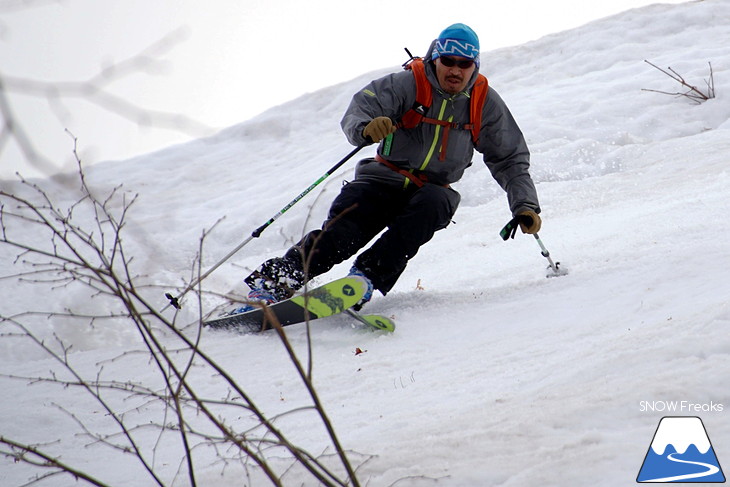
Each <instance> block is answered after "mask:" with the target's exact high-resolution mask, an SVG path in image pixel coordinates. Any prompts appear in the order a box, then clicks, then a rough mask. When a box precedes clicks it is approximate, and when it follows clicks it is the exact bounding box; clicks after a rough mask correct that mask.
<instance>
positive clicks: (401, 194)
mask: <svg viewBox="0 0 730 487" xmlns="http://www.w3.org/2000/svg"><path fill="white" fill-rule="evenodd" d="M460 200H461V196H460V195H459V193H458V192H456V191H455V190H453V189H451V188H449V187H444V186H438V185H435V184H429V183H426V184H424V185H423V186H422V187H420V188H419V187H417V186H415V185H414V184H409V186H408V187H406V188H403V187H402V186H397V185H393V184H392V183H384V182H380V181H373V180H367V179H362V180H355V181H353V182H351V183H347V184H346V185H345V186H343V188H342V191H341V192H340V194H339V195H338V196H337V198H335V200H334V201H333V203H332V206H331V207H330V210H329V215H328V218H327V220H326V221H325V222H324V224H323V225H322V229H321V230H314V231H312V232H310V233H308V234H307V235H305V236H304V238H302V240H300V241H299V242H298V243H297V244H296V245H294V246H293V247H292V248H290V249H289V250H288V251H287V252H286V254H285V255H284V257H283V260H284V261H286V265H284V266H276V267H283V268H296V269H301V270H302V271H303V275H304V276H305V277H304V280H305V281H308V280H309V279H312V278H313V277H316V276H318V275H320V274H324V273H325V272H327V271H329V270H330V269H331V268H332V267H333V266H334V265H336V264H339V263H341V262H343V261H345V260H347V259H349V258H350V257H352V256H353V255H355V254H356V253H357V252H358V251H359V250H360V249H362V248H363V247H365V246H366V245H367V244H368V243H369V242H370V241H371V240H373V239H374V238H375V237H376V236H378V234H380V233H381V232H382V231H383V230H385V232H383V233H382V235H380V237H379V238H378V239H377V240H375V242H374V243H373V244H372V245H371V246H370V247H369V248H368V249H367V250H365V251H364V252H362V253H361V254H360V255H359V256H358V257H357V259H356V261H355V266H356V267H357V268H358V269H360V270H361V271H362V272H363V273H364V274H365V275H366V276H367V277H368V278H369V279H370V280H371V281H372V283H373V286H374V287H375V289H378V290H379V291H380V292H381V293H383V294H386V293H387V292H388V291H390V290H391V288H392V287H393V286H394V285H395V283H396V281H397V280H398V278H399V277H400V275H401V274H402V273H403V271H404V270H405V268H406V265H407V264H408V261H409V260H410V259H412V258H413V257H414V256H415V255H416V253H417V252H418V249H419V248H420V247H421V245H423V244H425V243H426V242H428V241H429V240H431V238H432V237H433V235H434V233H435V232H436V231H438V230H441V229H443V228H446V226H447V225H448V224H449V223H450V222H451V218H452V217H453V215H454V213H455V212H456V208H457V207H458V206H459V202H460ZM272 277H273V276H272ZM302 285H304V282H302Z"/></svg>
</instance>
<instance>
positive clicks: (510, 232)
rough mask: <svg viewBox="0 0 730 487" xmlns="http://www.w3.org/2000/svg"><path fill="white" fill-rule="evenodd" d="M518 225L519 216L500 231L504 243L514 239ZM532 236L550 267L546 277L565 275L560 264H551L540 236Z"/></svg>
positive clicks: (551, 261) (565, 271)
mask: <svg viewBox="0 0 730 487" xmlns="http://www.w3.org/2000/svg"><path fill="white" fill-rule="evenodd" d="M519 224H520V217H519V216H516V217H514V218H513V219H512V220H510V221H509V223H507V225H505V226H504V228H502V230H501V231H500V232H499V235H500V236H501V237H502V240H504V241H505V242H506V241H507V240H509V239H510V238H515V233H517V227H518V226H519ZM532 236H533V237H535V240H537V244H538V245H539V246H540V250H541V251H542V252H541V254H542V256H543V257H545V258H546V259H547V260H548V263H549V264H550V267H548V269H550V270H551V271H552V273H548V275H547V277H558V276H565V275H567V274H568V270H567V269H565V268H564V267H560V262H553V259H552V258H551V257H550V252H548V249H547V248H545V244H543V243H542V240H540V236H539V235H538V234H537V233H534V234H532Z"/></svg>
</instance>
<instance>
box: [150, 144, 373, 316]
mask: <svg viewBox="0 0 730 487" xmlns="http://www.w3.org/2000/svg"><path fill="white" fill-rule="evenodd" d="M369 143H370V142H369V141H366V142H363V143H362V144H360V145H359V146H357V147H355V148H354V149H353V150H352V151H351V152H350V153H349V154H347V155H346V156H345V157H343V158H342V159H340V161H339V162H337V164H335V165H334V166H332V167H331V168H330V169H329V170H328V171H327V172H326V173H324V174H323V175H322V176H320V178H319V179H317V180H316V181H315V182H313V183H312V184H310V185H309V187H308V188H307V189H305V190H304V191H302V192H301V193H299V195H298V196H297V197H296V198H294V199H293V200H291V201H290V202H289V203H288V204H287V205H286V206H285V207H283V208H282V209H281V210H279V211H278V212H277V213H276V214H275V215H274V216H272V217H271V218H269V220H268V221H266V223H264V224H263V225H261V226H260V227H258V228H257V229H256V230H254V231H253V233H251V235H250V236H248V237H247V238H246V239H245V240H244V241H243V242H241V243H240V244H239V245H238V246H237V247H236V248H235V249H233V250H231V251H230V252H228V254H226V256H225V257H223V258H222V259H221V260H219V261H218V262H216V263H215V264H214V265H213V266H212V267H211V268H210V269H208V270H207V271H205V272H204V273H203V274H201V275H200V277H198V278H197V279H195V280H194V281H193V282H191V283H190V284H189V285H188V287H186V288H185V289H183V291H182V292H181V293H180V294H178V295H177V296H173V295H172V294H171V293H165V297H166V298H167V299H168V300H169V301H170V303H169V304H168V305H166V306H165V307H164V308H162V311H165V310H166V309H167V308H168V307H169V306H172V307H174V308H175V309H180V307H181V305H180V299H182V297H183V296H185V295H186V294H187V293H188V292H189V291H190V290H191V289H193V288H194V287H195V286H197V285H198V284H200V282H201V281H202V280H203V279H205V278H206V277H208V276H209V275H211V274H212V273H213V272H214V271H215V270H216V269H218V268H219V267H220V266H222V265H223V264H224V263H225V262H226V261H227V260H228V259H230V258H231V257H233V255H235V254H236V253H237V252H238V251H239V250H241V249H242V248H243V247H245V246H246V245H247V244H248V243H249V242H250V241H251V240H253V239H254V238H258V237H260V236H261V234H262V233H263V232H264V230H266V229H267V228H269V226H271V224H272V223H274V222H275V221H276V220H278V219H279V217H280V216H281V215H283V214H284V213H286V212H287V211H289V209H291V207H292V206H294V205H296V204H297V203H298V202H299V201H300V200H301V199H302V198H304V197H305V196H307V195H308V194H309V193H310V192H311V191H312V190H313V189H314V188H316V187H317V186H319V184H320V183H322V181H324V180H325V179H327V178H328V177H330V176H331V175H332V174H333V173H334V172H335V171H337V170H338V169H339V168H340V167H341V166H342V165H343V164H345V163H346V162H347V161H349V160H350V159H351V158H352V156H354V155H355V154H357V153H358V152H359V151H360V150H361V149H362V148H363V147H365V146H366V145H368V144H369Z"/></svg>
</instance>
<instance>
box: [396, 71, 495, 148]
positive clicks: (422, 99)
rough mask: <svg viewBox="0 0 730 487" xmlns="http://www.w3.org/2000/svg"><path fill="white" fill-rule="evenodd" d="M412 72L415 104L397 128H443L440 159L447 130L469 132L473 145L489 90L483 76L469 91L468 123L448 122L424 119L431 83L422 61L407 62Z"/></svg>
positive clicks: (431, 101) (430, 96)
mask: <svg viewBox="0 0 730 487" xmlns="http://www.w3.org/2000/svg"><path fill="white" fill-rule="evenodd" d="M404 67H405V69H409V70H411V71H412V72H413V76H414V77H415V79H416V103H415V104H414V105H413V108H411V109H410V110H408V111H407V112H406V113H405V114H404V115H403V117H401V120H400V123H399V124H398V126H399V127H403V128H407V129H409V128H414V127H416V126H417V125H418V124H419V123H421V122H425V123H431V124H434V125H441V126H442V127H444V140H443V144H442V151H441V152H442V158H443V153H444V152H445V150H446V142H447V141H448V136H449V129H452V128H454V129H461V130H471V137H472V140H473V141H474V144H476V143H477V141H478V140H479V132H480V130H481V127H482V108H483V107H484V102H485V100H486V99H487V91H488V90H489V82H488V80H487V78H486V76H484V75H483V74H479V75H477V80H476V82H475V83H474V86H473V87H472V89H471V95H470V97H471V104H470V107H469V123H458V122H449V121H447V120H437V119H435V118H428V117H426V116H425V115H426V112H427V111H428V109H429V108H430V107H431V104H432V103H433V93H432V87H431V83H430V82H429V81H428V78H426V66H425V64H424V62H423V59H421V58H419V57H416V58H413V59H412V60H411V61H409V62H408V63H407V64H406V65H405V66H404Z"/></svg>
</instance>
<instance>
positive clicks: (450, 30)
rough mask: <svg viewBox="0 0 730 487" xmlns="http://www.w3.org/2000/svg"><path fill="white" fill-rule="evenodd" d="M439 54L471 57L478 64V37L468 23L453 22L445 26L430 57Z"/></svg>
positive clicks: (432, 57)
mask: <svg viewBox="0 0 730 487" xmlns="http://www.w3.org/2000/svg"><path fill="white" fill-rule="evenodd" d="M439 56H460V57H465V58H469V59H473V60H474V62H475V63H476V64H477V66H479V37H477V35H476V33H475V32H474V31H473V30H471V28H470V27H469V26H468V25H465V24H454V25H451V26H449V27H447V28H445V29H444V30H443V31H442V32H441V34H439V36H438V39H436V46H435V47H434V49H433V53H432V54H431V59H436V58H437V57H439Z"/></svg>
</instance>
